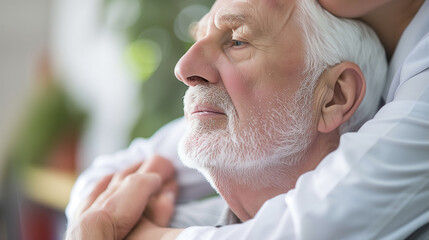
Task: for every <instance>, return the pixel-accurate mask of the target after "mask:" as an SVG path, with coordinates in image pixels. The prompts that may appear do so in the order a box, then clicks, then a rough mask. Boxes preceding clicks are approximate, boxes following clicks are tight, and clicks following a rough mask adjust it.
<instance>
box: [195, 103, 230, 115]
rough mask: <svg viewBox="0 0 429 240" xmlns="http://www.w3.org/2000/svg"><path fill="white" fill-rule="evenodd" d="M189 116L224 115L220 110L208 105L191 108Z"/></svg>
mask: <svg viewBox="0 0 429 240" xmlns="http://www.w3.org/2000/svg"><path fill="white" fill-rule="evenodd" d="M190 115H226V114H225V112H224V111H222V110H221V109H219V108H217V107H214V106H210V105H196V106H194V107H193V108H191V111H190Z"/></svg>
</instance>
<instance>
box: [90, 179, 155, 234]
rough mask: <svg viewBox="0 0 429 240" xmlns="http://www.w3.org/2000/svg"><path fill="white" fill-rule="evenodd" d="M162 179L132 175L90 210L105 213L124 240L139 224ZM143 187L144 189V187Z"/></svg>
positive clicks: (101, 197)
mask: <svg viewBox="0 0 429 240" xmlns="http://www.w3.org/2000/svg"><path fill="white" fill-rule="evenodd" d="M161 184H162V181H161V178H160V177H159V175H157V174H154V173H145V174H142V173H138V172H135V173H131V174H130V175H128V176H127V177H125V178H124V180H123V181H122V182H121V184H119V185H118V186H117V187H116V188H115V189H114V191H112V192H110V193H109V194H105V193H106V192H104V193H103V195H100V197H99V198H97V200H96V201H95V202H94V204H93V205H92V206H91V207H90V208H89V209H88V212H91V211H92V210H93V211H94V212H95V213H97V214H100V213H105V214H107V215H109V216H110V217H111V219H112V223H111V224H112V225H114V226H115V227H114V229H115V231H116V233H115V234H116V236H117V238H119V239H122V238H124V237H125V236H126V235H127V234H128V232H130V230H131V229H132V228H133V226H134V225H135V224H136V223H137V222H138V220H139V219H140V217H141V216H142V214H143V211H144V209H145V207H146V205H147V203H148V202H149V199H150V198H151V197H152V196H153V195H154V194H155V193H157V192H158V191H159V189H160V188H161ZM142 186H143V187H142Z"/></svg>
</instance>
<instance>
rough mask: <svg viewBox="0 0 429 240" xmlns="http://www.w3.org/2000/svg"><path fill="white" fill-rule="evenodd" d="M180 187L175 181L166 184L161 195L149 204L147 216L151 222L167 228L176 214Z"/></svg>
mask: <svg viewBox="0 0 429 240" xmlns="http://www.w3.org/2000/svg"><path fill="white" fill-rule="evenodd" d="M177 190H178V186H177V182H176V181H175V180H171V181H169V182H167V183H165V184H164V186H163V187H162V189H161V192H160V194H159V195H157V196H155V197H154V198H153V199H152V200H151V201H150V203H149V205H148V209H147V210H146V211H145V215H146V216H147V218H148V219H149V220H151V221H152V222H153V223H155V224H156V225H158V226H160V227H167V226H168V224H169V222H170V219H171V217H172V216H173V213H174V203H175V199H176V196H177V192H178V191H177Z"/></svg>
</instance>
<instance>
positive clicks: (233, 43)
mask: <svg viewBox="0 0 429 240" xmlns="http://www.w3.org/2000/svg"><path fill="white" fill-rule="evenodd" d="M246 44H247V42H243V41H238V40H234V39H233V40H232V46H233V47H241V46H244V45H246Z"/></svg>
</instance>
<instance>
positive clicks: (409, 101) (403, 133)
mask: <svg viewBox="0 0 429 240" xmlns="http://www.w3.org/2000/svg"><path fill="white" fill-rule="evenodd" d="M428 53H429V39H427V41H423V43H420V45H419V46H418V47H417V48H416V49H415V51H414V53H413V54H411V57H410V58H408V60H407V61H406V62H405V64H404V65H403V67H402V70H401V72H400V73H399V74H400V76H398V77H401V79H402V80H401V81H399V82H400V85H399V86H398V88H397V90H396V92H395V95H394V98H393V101H392V102H390V103H388V104H386V105H385V106H384V107H383V108H382V109H381V110H380V111H379V112H378V113H377V114H376V116H375V117H374V119H372V120H371V121H368V122H367V123H366V124H365V125H364V126H363V127H362V128H361V129H360V130H359V131H358V132H357V133H347V134H344V135H343V136H342V137H341V140H340V145H339V148H338V149H337V150H336V151H334V152H332V153H331V154H329V155H328V156H327V157H326V158H325V159H323V161H322V162H321V163H320V164H319V166H318V167H317V168H316V169H315V170H314V171H311V172H308V173H306V174H304V175H302V176H301V177H300V178H299V180H298V182H297V185H296V187H295V189H293V190H291V191H289V192H288V193H287V194H283V195H279V196H277V197H275V198H273V199H271V200H269V201H267V202H266V203H265V204H264V205H263V207H262V208H261V209H260V210H259V212H258V213H257V215H256V216H255V217H254V218H253V219H252V220H250V221H247V222H245V223H243V224H237V225H231V226H225V227H221V228H215V227H191V228H187V229H185V230H184V231H183V232H182V233H181V234H180V235H179V236H178V237H177V239H178V240H196V239H204V240H226V239H234V240H244V239H246V240H253V239H254V240H259V239H264V240H274V239H301V240H303V239H305V240H311V239H321V240H324V239H326V240H328V239H329V240H330V239H356V240H360V239H386V240H387V239H405V238H406V237H407V236H409V235H410V234H411V233H412V232H413V231H415V230H416V229H417V228H419V227H420V226H422V225H424V224H425V223H427V222H429V57H428V56H429V55H428Z"/></svg>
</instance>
